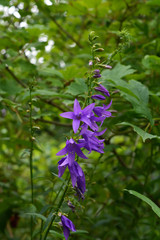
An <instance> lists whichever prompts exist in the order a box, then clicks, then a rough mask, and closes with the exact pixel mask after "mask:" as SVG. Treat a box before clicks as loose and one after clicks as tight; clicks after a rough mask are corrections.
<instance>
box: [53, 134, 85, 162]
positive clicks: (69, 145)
mask: <svg viewBox="0 0 160 240" xmlns="http://www.w3.org/2000/svg"><path fill="white" fill-rule="evenodd" d="M81 147H82V146H81V145H80V144H77V143H76V142H75V141H74V140H73V139H72V138H71V139H70V140H67V142H66V146H65V147H64V148H63V149H62V150H60V151H59V152H58V153H57V154H56V155H57V156H61V155H65V154H68V156H67V159H66V158H65V159H64V160H66V161H68V164H69V166H71V165H72V164H73V162H74V160H75V153H77V155H78V156H79V157H81V158H84V159H88V158H87V157H86V156H85V155H84V154H83V152H82V151H81ZM61 160H62V159H61Z"/></svg>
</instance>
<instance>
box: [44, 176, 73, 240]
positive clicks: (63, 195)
mask: <svg viewBox="0 0 160 240" xmlns="http://www.w3.org/2000/svg"><path fill="white" fill-rule="evenodd" d="M66 180H68V181H67V184H66V186H65V188H64V190H63V194H62V197H61V199H60V201H59V204H58V206H57V209H56V211H55V214H54V215H53V217H52V219H51V222H50V224H49V226H48V229H47V231H46V233H45V236H44V239H43V240H46V239H47V236H48V233H49V230H50V228H51V226H52V224H53V222H54V220H55V218H56V216H57V213H58V211H59V209H60V207H61V205H62V203H63V201H64V197H65V194H66V192H67V190H68V185H69V181H70V177H69V173H68V175H67V177H66Z"/></svg>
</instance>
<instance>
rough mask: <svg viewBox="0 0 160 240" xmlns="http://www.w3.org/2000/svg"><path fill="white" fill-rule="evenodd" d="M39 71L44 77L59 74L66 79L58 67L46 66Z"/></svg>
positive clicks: (58, 75)
mask: <svg viewBox="0 0 160 240" xmlns="http://www.w3.org/2000/svg"><path fill="white" fill-rule="evenodd" d="M38 72H39V75H40V76H43V77H55V76H57V77H59V78H62V79H64V76H63V74H62V73H61V72H59V71H58V70H56V69H52V68H44V69H42V70H39V71H38Z"/></svg>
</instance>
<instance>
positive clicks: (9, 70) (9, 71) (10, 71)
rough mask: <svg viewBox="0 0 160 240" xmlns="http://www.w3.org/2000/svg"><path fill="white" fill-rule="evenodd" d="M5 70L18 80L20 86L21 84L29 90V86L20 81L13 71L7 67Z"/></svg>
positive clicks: (0, 61)
mask: <svg viewBox="0 0 160 240" xmlns="http://www.w3.org/2000/svg"><path fill="white" fill-rule="evenodd" d="M0 63H3V61H2V60H0ZM5 69H6V70H7V72H8V73H9V74H10V75H11V76H12V77H13V78H14V79H15V80H16V82H17V83H18V84H20V85H21V86H22V87H24V88H27V85H26V84H25V83H23V82H22V81H21V80H20V79H18V78H17V76H16V75H15V74H14V73H13V72H12V70H11V69H10V68H9V67H8V66H7V65H6V66H5Z"/></svg>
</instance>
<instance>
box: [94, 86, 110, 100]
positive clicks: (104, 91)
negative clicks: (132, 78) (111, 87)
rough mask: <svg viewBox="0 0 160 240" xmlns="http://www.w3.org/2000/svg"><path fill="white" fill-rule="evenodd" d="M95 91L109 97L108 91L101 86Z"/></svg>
mask: <svg viewBox="0 0 160 240" xmlns="http://www.w3.org/2000/svg"><path fill="white" fill-rule="evenodd" d="M95 90H97V91H99V92H102V93H103V94H104V95H106V96H108V97H110V94H109V92H108V90H107V89H106V88H105V87H104V86H103V85H101V84H99V86H98V87H95Z"/></svg>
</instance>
